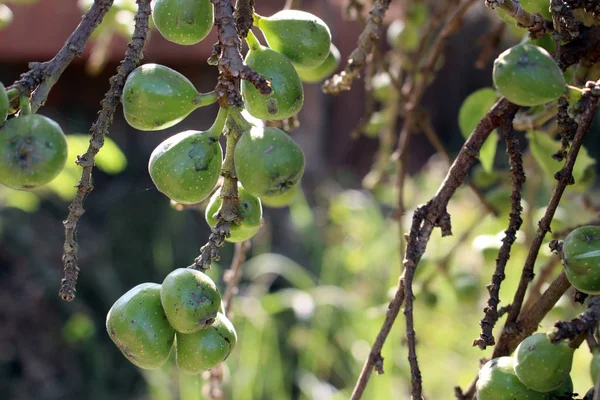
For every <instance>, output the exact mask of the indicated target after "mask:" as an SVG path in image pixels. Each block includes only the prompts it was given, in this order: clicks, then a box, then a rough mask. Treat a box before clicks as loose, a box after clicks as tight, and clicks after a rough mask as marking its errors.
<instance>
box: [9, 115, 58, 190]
mask: <svg viewBox="0 0 600 400" xmlns="http://www.w3.org/2000/svg"><path fill="white" fill-rule="evenodd" d="M67 155H68V151H67V138H66V136H65V134H64V133H63V131H62V129H61V128H60V126H59V125H58V124H57V123H56V122H54V121H53V120H51V119H50V118H48V117H44V116H42V115H38V114H29V115H22V116H19V117H17V118H12V119H10V120H8V121H6V122H5V123H4V125H2V128H0V183H1V184H3V185H6V186H8V187H10V188H13V189H20V190H28V189H34V188H37V187H38V186H42V185H45V184H46V183H48V182H50V181H51V180H53V179H54V178H55V177H56V176H57V175H58V174H59V173H60V172H61V171H62V170H63V168H64V166H65V163H66V161H67Z"/></svg>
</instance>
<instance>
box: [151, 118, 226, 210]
mask: <svg viewBox="0 0 600 400" xmlns="http://www.w3.org/2000/svg"><path fill="white" fill-rule="evenodd" d="M226 119H227V109H224V108H221V109H220V110H219V115H218V117H217V119H216V120H215V123H214V124H213V126H212V127H211V128H210V129H209V130H207V131H191V130H190V131H184V132H180V133H178V134H176V135H173V136H171V137H170V138H168V139H166V140H165V141H163V142H162V143H161V144H159V145H158V146H157V147H156V149H154V151H153V152H152V155H151V156H150V161H149V163H148V171H149V173H150V177H151V178H152V182H154V185H155V186H156V188H157V189H158V190H159V191H160V192H162V193H164V194H165V195H166V196H167V197H169V198H170V199H171V200H174V201H176V202H178V203H181V204H195V203H199V202H201V201H202V200H204V199H205V198H207V197H208V196H209V195H210V192H211V191H212V190H213V189H214V187H215V185H216V184H217V181H218V180H219V174H220V172H221V164H222V162H223V150H222V149H221V144H220V143H219V135H220V134H221V132H222V130H223V127H224V125H225V120H226Z"/></svg>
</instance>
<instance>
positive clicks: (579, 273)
mask: <svg viewBox="0 0 600 400" xmlns="http://www.w3.org/2000/svg"><path fill="white" fill-rule="evenodd" d="M562 258H563V265H564V268H565V273H566V275H567V279H569V282H571V285H573V286H574V287H575V289H577V290H579V291H581V292H584V293H587V294H592V295H595V294H600V227H599V226H583V227H580V228H577V229H574V230H573V231H572V232H571V233H569V235H568V236H567V237H566V238H565V241H564V243H563V250H562Z"/></svg>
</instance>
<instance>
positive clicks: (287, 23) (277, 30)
mask: <svg viewBox="0 0 600 400" xmlns="http://www.w3.org/2000/svg"><path fill="white" fill-rule="evenodd" d="M254 25H255V26H256V27H258V29H260V30H261V32H262V33H263V35H264V36H265V39H266V40H267V44H268V45H269V47H270V48H272V49H273V50H275V51H276V52H278V53H281V54H283V55H284V56H285V57H287V58H288V59H289V60H290V61H291V62H292V64H294V66H295V67H300V68H315V67H318V66H319V65H321V64H322V63H323V62H324V61H325V59H326V58H327V55H328V54H329V46H330V44H331V32H330V31H329V28H328V27H327V25H326V24H325V22H323V20H321V19H320V18H319V17H317V16H315V15H313V14H311V13H308V12H305V11H299V10H281V11H279V12H277V13H275V14H273V15H272V16H270V17H262V16H260V15H257V14H254Z"/></svg>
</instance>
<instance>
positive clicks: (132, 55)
mask: <svg viewBox="0 0 600 400" xmlns="http://www.w3.org/2000/svg"><path fill="white" fill-rule="evenodd" d="M99 3H100V2H96V3H94V5H95V6H96V5H97V4H99ZM111 3H112V2H111ZM92 8H93V6H92ZM90 10H91V9H90ZM88 12H89V11H88ZM149 16H150V0H138V11H137V13H136V16H135V30H134V33H133V36H132V38H131V42H130V43H129V45H128V46H127V51H126V52H125V58H124V59H123V61H122V62H121V65H119V67H118V68H117V74H116V75H114V76H113V77H112V78H110V89H109V90H108V92H107V93H106V95H105V97H104V100H102V103H101V104H102V109H101V110H100V112H99V114H98V118H97V119H96V122H94V124H93V125H92V127H91V128H90V133H91V134H92V137H91V139H90V144H89V146H88V149H87V151H86V152H85V154H83V155H81V156H79V157H77V161H76V162H77V165H79V166H81V167H83V171H82V173H81V179H80V180H79V183H78V184H77V194H76V195H75V198H74V199H73V201H72V202H71V205H70V206H69V215H68V216H67V219H66V220H65V221H63V225H64V227H65V244H64V250H63V251H64V253H63V265H64V274H65V276H64V278H63V280H62V282H61V288H60V296H61V297H62V298H63V300H66V301H71V300H73V298H75V285H76V284H77V277H78V275H79V267H78V265H77V250H78V249H77V247H78V245H77V239H76V232H77V223H78V222H79V219H80V218H81V216H82V215H83V213H84V212H85V210H84V208H83V202H84V200H85V197H86V196H87V194H88V193H89V192H91V191H92V190H93V189H94V187H93V186H92V169H93V168H94V159H95V157H96V154H97V153H98V151H100V149H101V148H102V146H103V145H104V137H105V136H106V135H107V134H108V128H109V127H110V125H111V124H112V120H113V115H114V113H115V109H116V107H117V105H118V104H119V101H120V98H121V93H122V92H123V86H124V85H125V79H126V78H127V75H129V74H130V73H131V72H132V71H133V70H134V69H135V68H136V67H137V66H138V65H139V63H140V60H141V59H142V57H143V50H144V45H145V43H146V36H147V34H148V17H149ZM85 20H86V19H85V17H84V21H85ZM92 21H95V20H92ZM82 23H83V22H82ZM80 27H81V25H80ZM78 29H79V28H78ZM88 36H89V35H88ZM46 85H50V84H49V83H46ZM40 87H41V85H40ZM45 87H46V88H48V90H49V88H50V87H51V85H50V86H45ZM38 90H39V88H38ZM34 97H35V95H34ZM40 104H41V103H40Z"/></svg>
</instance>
